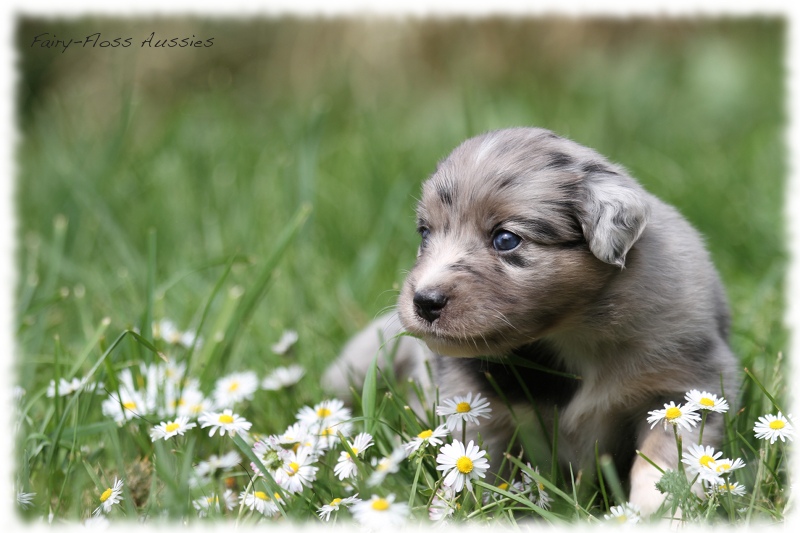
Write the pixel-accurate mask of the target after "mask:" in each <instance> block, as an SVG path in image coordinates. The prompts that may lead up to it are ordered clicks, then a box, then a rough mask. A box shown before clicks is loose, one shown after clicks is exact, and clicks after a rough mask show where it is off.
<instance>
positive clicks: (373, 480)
mask: <svg viewBox="0 0 800 533" xmlns="http://www.w3.org/2000/svg"><path fill="white" fill-rule="evenodd" d="M405 458H406V451H405V449H404V448H402V447H399V448H395V449H394V450H392V453H391V454H390V455H389V456H388V457H384V458H383V459H381V460H380V461H376V460H375V459H373V460H372V465H373V466H374V467H375V471H373V472H372V475H371V476H370V477H369V479H368V480H367V485H369V486H370V487H374V486H375V485H380V484H381V483H383V480H384V479H386V476H387V475H389V474H394V473H395V472H397V471H398V470H399V469H400V463H401V462H402V461H403V459H405Z"/></svg>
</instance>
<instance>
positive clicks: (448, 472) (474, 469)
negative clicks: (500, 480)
mask: <svg viewBox="0 0 800 533" xmlns="http://www.w3.org/2000/svg"><path fill="white" fill-rule="evenodd" d="M484 455H486V451H484V450H481V449H480V448H479V447H478V446H477V445H475V444H474V443H473V442H472V441H469V444H467V446H466V447H464V444H463V443H461V442H460V441H457V440H454V441H453V443H452V444H445V445H444V446H442V447H441V448H440V449H439V455H438V456H437V457H436V463H437V466H436V470H441V471H442V475H444V481H443V482H442V483H443V485H444V486H446V487H453V490H455V491H456V492H461V490H462V489H463V488H464V486H465V485H466V487H467V490H469V491H471V490H472V482H471V481H470V480H472V479H475V478H478V477H480V478H483V477H485V476H486V473H485V472H486V470H488V469H489V461H487V460H486V458H485V457H484Z"/></svg>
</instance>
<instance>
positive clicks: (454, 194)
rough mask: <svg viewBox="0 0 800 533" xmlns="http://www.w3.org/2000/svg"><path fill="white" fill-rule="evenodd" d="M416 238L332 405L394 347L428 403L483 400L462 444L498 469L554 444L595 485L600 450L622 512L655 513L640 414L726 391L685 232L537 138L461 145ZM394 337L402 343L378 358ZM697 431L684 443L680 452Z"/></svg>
mask: <svg viewBox="0 0 800 533" xmlns="http://www.w3.org/2000/svg"><path fill="white" fill-rule="evenodd" d="M417 230H418V231H419V234H420V236H421V244H420V247H419V251H418V253H417V260H416V264H415V265H414V267H413V269H412V270H411V271H410V272H409V274H408V276H407V278H406V280H405V284H404V285H403V288H402V291H401V293H400V296H399V300H398V302H397V308H396V314H389V315H386V316H383V317H380V318H378V319H377V320H376V321H375V322H374V323H373V324H371V325H370V326H369V327H368V328H367V329H366V330H365V331H363V332H362V333H360V334H359V335H358V336H356V337H355V338H354V339H353V340H352V341H350V343H349V344H348V345H347V346H346V347H345V348H344V350H343V353H342V355H341V356H340V358H339V359H338V360H337V361H336V362H335V363H334V364H333V365H332V366H331V367H330V368H329V369H328V371H327V373H326V375H325V377H324V378H323V379H324V383H325V384H326V385H327V386H328V387H329V388H330V389H332V390H334V391H337V392H343V391H346V390H347V386H348V383H352V382H353V381H355V382H359V381H360V380H361V379H363V376H364V373H365V369H366V368H367V366H368V365H369V363H370V361H371V360H372V358H373V357H375V355H376V354H378V353H379V351H380V352H381V354H382V355H381V358H382V359H381V360H382V361H383V363H384V364H385V363H386V362H385V361H384V360H383V359H385V358H386V353H385V352H389V351H392V350H394V351H396V354H395V356H394V358H393V363H394V365H395V367H396V368H395V370H396V372H397V373H398V374H399V375H400V376H408V377H411V378H413V379H418V380H420V381H421V382H422V384H423V386H427V387H430V386H432V385H435V386H438V388H439V394H440V397H441V398H447V397H451V396H453V395H457V394H459V395H463V394H466V393H467V392H469V391H472V392H480V393H481V394H482V395H483V396H485V397H487V398H488V399H489V400H490V402H491V406H492V410H493V411H492V416H491V419H490V420H488V421H482V422H481V424H480V426H478V427H469V428H468V431H469V432H471V433H470V434H469V436H468V437H467V438H468V439H469V438H475V437H476V435H477V430H480V434H481V436H482V438H483V440H484V443H485V445H486V446H487V447H488V450H489V454H490V457H491V459H492V464H493V466H494V467H498V466H499V464H500V463H501V461H502V457H503V453H505V452H506V451H511V452H512V453H515V451H516V450H517V449H518V448H519V445H520V444H525V443H526V442H535V440H534V436H535V435H537V434H538V435H539V437H540V438H541V439H542V441H541V442H543V443H544V445H543V446H542V445H539V446H537V445H532V446H526V450H525V451H526V453H527V454H528V457H529V458H532V459H534V460H536V461H537V462H538V461H546V459H547V457H549V454H550V453H551V452H550V451H549V449H547V448H546V446H547V443H552V441H553V440H554V439H555V438H557V440H558V442H557V448H558V455H559V461H560V462H561V463H562V464H563V465H569V466H571V468H572V471H573V473H577V472H579V471H582V472H583V475H584V476H589V477H591V475H592V473H593V472H595V471H596V466H595V454H596V452H598V453H599V454H601V455H602V454H608V455H610V456H611V457H612V458H613V460H614V463H615V464H616V467H617V470H618V472H620V473H621V475H622V477H623V479H627V482H628V487H629V490H630V501H631V502H632V503H635V504H637V505H639V506H640V507H641V508H642V510H643V511H644V512H645V513H651V512H653V511H655V510H656V509H657V508H658V507H659V505H660V504H661V503H662V501H663V498H664V496H663V495H662V494H661V493H660V492H659V491H658V490H657V489H656V487H655V483H656V482H657V481H658V480H659V479H660V477H661V474H660V472H659V471H658V470H657V469H656V468H655V467H653V466H652V465H650V464H649V463H647V462H646V461H645V460H643V459H642V458H641V457H639V456H638V455H637V454H636V450H639V451H640V452H641V453H642V454H644V455H645V456H646V457H648V458H649V459H651V460H652V461H654V462H655V463H656V464H658V465H660V466H661V468H663V469H673V470H674V469H676V468H677V465H678V461H679V458H678V452H677V446H676V443H675V437H674V435H673V432H672V431H671V430H668V431H665V430H664V428H662V427H660V426H656V427H655V428H653V429H651V428H650V425H649V424H648V423H647V421H646V419H647V413H648V411H650V410H654V409H661V408H663V406H664V404H665V403H667V402H668V401H670V400H674V401H675V402H676V403H683V402H684V394H685V393H686V392H687V391H689V390H691V389H699V390H701V391H708V392H712V393H715V394H718V395H719V394H722V393H723V391H724V393H725V394H727V395H732V394H735V393H736V392H737V388H738V374H737V363H736V359H735V357H734V355H733V354H732V352H731V350H730V348H729V346H728V344H727V336H728V329H729V323H730V319H729V312H728V308H727V303H726V297H725V294H724V291H723V288H722V285H721V283H720V280H719V277H718V275H717V273H716V271H715V269H714V267H713V265H712V263H711V260H710V258H709V255H708V253H707V252H706V250H705V248H704V246H703V243H702V240H701V238H700V236H699V235H698V233H697V232H696V231H695V230H694V229H693V228H692V227H691V226H690V225H689V223H688V222H687V221H686V220H685V219H684V218H683V217H682V216H681V215H680V214H679V213H678V212H677V211H676V210H675V209H674V208H672V207H670V206H668V205H666V204H664V203H663V202H661V201H660V200H658V199H657V198H655V197H654V196H652V195H651V194H649V193H647V192H646V191H645V190H644V189H643V188H642V187H641V186H640V185H639V184H638V183H637V182H636V181H635V180H634V179H632V178H631V177H630V176H629V175H628V174H627V173H626V171H625V170H624V169H623V168H622V167H620V166H619V165H615V164H612V163H610V162H608V161H607V160H606V159H604V158H603V157H602V156H600V155H599V154H598V153H596V152H595V151H593V150H591V149H589V148H586V147H584V146H581V145H579V144H577V143H575V142H573V141H570V140H568V139H565V138H563V137H560V136H558V135H555V134H554V133H552V132H550V131H547V130H543V129H535V128H514V129H505V130H499V131H493V132H490V133H486V134H484V135H480V136H478V137H474V138H472V139H469V140H467V141H465V142H464V143H463V144H461V145H460V146H458V147H457V148H456V149H455V150H454V151H453V152H452V153H451V154H450V155H449V156H448V157H447V158H446V159H445V160H443V161H442V162H441V163H440V164H439V165H438V168H437V169H436V172H435V173H434V174H433V175H432V176H431V177H430V179H428V180H427V181H426V182H425V183H424V185H423V187H422V197H421V200H420V202H419V206H418V209H417ZM398 317H399V322H400V323H401V324H402V328H401V325H400V324H398V320H397V318H398ZM402 330H405V331H407V332H409V333H410V334H412V335H413V336H414V337H416V339H415V338H411V337H407V336H405V337H399V338H397V339H396V340H395V341H394V342H395V343H396V345H394V346H392V347H387V346H385V347H383V349H381V350H379V348H380V346H381V342H382V341H381V340H380V339H391V338H392V337H394V336H395V335H396V334H397V333H399V332H400V331H402ZM417 339H421V341H423V342H424V345H423V344H422V343H421V342H420V341H418V340H417ZM426 361H430V363H431V365H430V366H431V367H432V368H433V373H434V381H435V383H434V384H430V383H428V380H427V374H428V373H427V372H426V371H425V362H426ZM514 361H516V362H517V364H514V365H513V368H512V365H511V364H509V363H510V362H514ZM498 390H499V391H500V392H501V393H502V396H501V395H500V394H498V392H497V391H498ZM517 426H519V428H520V431H519V434H518V438H517V440H516V443H515V444H514V446H516V448H513V449H512V448H511V447H509V443H510V441H511V439H512V435H513V434H514V432H515V430H516V428H517ZM722 426H723V420H722V418H721V416H720V415H717V414H715V413H712V414H711V415H710V416H709V418H708V420H707V422H706V426H705V430H704V435H703V444H704V445H710V446H714V447H715V448H719V447H720V445H721V439H722V434H723V431H722V429H723V427H722ZM553 432H557V435H553ZM698 433H699V432H698V430H696V429H695V430H694V432H693V434H692V433H686V432H682V433H681V434H682V436H683V443H684V446H688V445H689V443H690V442H694V440H693V439H696V436H697V434H698ZM531 448H533V449H531ZM567 472H568V471H567Z"/></svg>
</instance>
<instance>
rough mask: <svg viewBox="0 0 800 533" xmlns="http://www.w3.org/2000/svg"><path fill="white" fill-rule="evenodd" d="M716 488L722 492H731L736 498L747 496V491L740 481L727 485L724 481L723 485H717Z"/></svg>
mask: <svg viewBox="0 0 800 533" xmlns="http://www.w3.org/2000/svg"><path fill="white" fill-rule="evenodd" d="M714 488H715V489H717V490H718V491H720V492H730V493H731V494H733V495H734V496H744V495H745V494H747V489H746V488H745V487H744V485H742V484H740V483H739V482H738V481H737V482H736V483H727V482H725V481H723V482H722V483H720V484H718V485H715V486H714Z"/></svg>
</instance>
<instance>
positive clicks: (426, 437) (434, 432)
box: [403, 424, 447, 455]
mask: <svg viewBox="0 0 800 533" xmlns="http://www.w3.org/2000/svg"><path fill="white" fill-rule="evenodd" d="M446 436H447V426H446V425H445V424H442V425H441V426H439V427H437V428H436V429H426V430H425V431H422V432H420V433H419V434H418V435H417V436H416V437H415V438H414V439H412V440H411V442H407V443H406V444H404V445H403V446H405V449H406V453H408V455H411V454H412V453H414V452H415V451H417V450H418V449H419V448H420V447H421V446H423V445H425V446H439V445H440V444H442V442H444V441H442V439H443V438H444V437H446Z"/></svg>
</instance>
